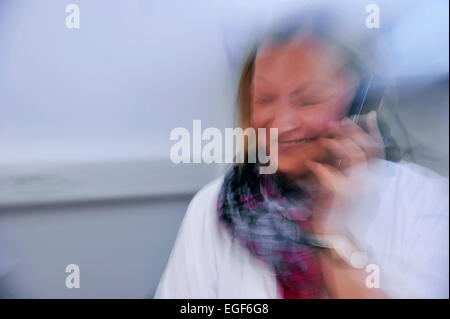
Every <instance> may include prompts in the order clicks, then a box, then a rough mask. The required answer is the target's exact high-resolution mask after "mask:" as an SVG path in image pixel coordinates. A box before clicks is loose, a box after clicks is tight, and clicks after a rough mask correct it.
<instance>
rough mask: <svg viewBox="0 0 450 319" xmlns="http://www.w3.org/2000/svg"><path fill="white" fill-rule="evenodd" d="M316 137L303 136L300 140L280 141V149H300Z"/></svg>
mask: <svg viewBox="0 0 450 319" xmlns="http://www.w3.org/2000/svg"><path fill="white" fill-rule="evenodd" d="M314 139H315V138H303V139H298V140H290V141H279V142H278V146H279V149H280V151H289V150H294V149H295V150H298V149H300V148H303V147H305V146H307V145H308V143H309V142H311V141H313V140H314Z"/></svg>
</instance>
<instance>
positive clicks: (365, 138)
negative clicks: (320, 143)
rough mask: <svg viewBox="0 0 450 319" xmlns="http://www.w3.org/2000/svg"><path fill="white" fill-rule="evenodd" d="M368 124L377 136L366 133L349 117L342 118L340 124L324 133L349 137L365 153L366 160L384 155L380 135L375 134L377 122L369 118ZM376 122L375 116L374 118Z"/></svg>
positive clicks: (330, 135) (329, 135) (331, 135)
mask: <svg viewBox="0 0 450 319" xmlns="http://www.w3.org/2000/svg"><path fill="white" fill-rule="evenodd" d="M369 120H370V125H371V130H372V132H373V134H374V135H375V136H376V137H377V139H375V137H372V134H368V133H366V132H365V131H364V130H363V129H362V128H361V127H360V126H359V125H357V124H355V123H353V122H352V121H351V120H350V119H348V118H344V119H343V120H342V121H341V124H340V125H337V126H334V127H332V128H330V129H329V130H328V132H327V134H326V136H328V137H346V138H350V139H351V140H352V141H353V142H354V143H356V144H357V145H358V146H359V148H360V149H361V150H363V151H364V153H365V154H366V158H367V160H371V159H373V158H379V157H382V156H383V155H384V153H382V152H381V149H382V148H383V146H382V139H381V135H379V136H377V135H376V134H377V133H376V131H375V130H378V128H377V127H374V125H375V126H377V124H374V123H373V121H374V120H373V118H370V119H369ZM375 122H376V118H375Z"/></svg>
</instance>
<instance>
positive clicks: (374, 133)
mask: <svg viewBox="0 0 450 319" xmlns="http://www.w3.org/2000/svg"><path fill="white" fill-rule="evenodd" d="M365 124H366V128H367V132H369V135H370V136H371V137H372V138H373V139H374V140H375V141H376V143H377V145H378V146H379V147H378V152H377V156H378V157H380V158H383V159H384V158H385V154H384V143H383V136H382V135H381V132H380V129H379V127H378V120H377V112H375V111H370V113H369V114H368V115H367V117H366V119H365Z"/></svg>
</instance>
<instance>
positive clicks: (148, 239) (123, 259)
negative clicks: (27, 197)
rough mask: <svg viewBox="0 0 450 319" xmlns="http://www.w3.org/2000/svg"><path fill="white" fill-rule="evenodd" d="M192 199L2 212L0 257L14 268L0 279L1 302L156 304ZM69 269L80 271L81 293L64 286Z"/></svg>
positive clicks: (75, 205)
mask: <svg viewBox="0 0 450 319" xmlns="http://www.w3.org/2000/svg"><path fill="white" fill-rule="evenodd" d="M189 200H190V196H180V197H171V198H159V199H150V200H137V201H124V202H114V201H112V202H102V203H89V204H66V205H56V206H42V207H34V208H29V209H8V210H5V209H3V210H0V232H1V236H0V237H2V243H1V244H0V253H2V252H3V253H4V254H2V257H3V258H6V256H7V257H8V260H9V261H12V262H14V264H13V266H12V267H9V269H10V271H9V272H7V273H6V274H4V275H3V276H0V297H3V298H5V297H8V298H151V297H153V294H154V292H155V289H156V285H157V283H158V281H159V278H160V276H161V274H162V271H163V269H164V267H165V264H166V262H167V258H168V256H169V253H170V249H171V247H172V245H173V242H174V240H175V236H176V232H177V230H178V227H179V224H180V222H181V220H182V217H183V215H184V213H185V210H186V208H187V205H188V203H189ZM6 254H7V255H6ZM3 262H4V263H5V262H6V261H5V260H3ZM72 263H75V264H78V265H79V267H80V278H81V280H80V288H79V289H67V288H66V286H65V278H66V276H67V275H68V274H67V273H66V272H65V267H66V266H67V265H68V264H72Z"/></svg>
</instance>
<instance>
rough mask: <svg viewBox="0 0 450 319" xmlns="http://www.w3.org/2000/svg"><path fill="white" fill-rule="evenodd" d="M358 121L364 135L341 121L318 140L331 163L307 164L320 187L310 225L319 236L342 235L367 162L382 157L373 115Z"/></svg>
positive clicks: (353, 124) (380, 138) (364, 174)
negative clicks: (343, 223) (346, 213)
mask: <svg viewBox="0 0 450 319" xmlns="http://www.w3.org/2000/svg"><path fill="white" fill-rule="evenodd" d="M361 119H362V122H363V124H364V126H365V128H366V130H367V132H366V131H365V130H364V129H363V128H361V127H360V126H358V125H357V124H355V123H353V122H352V121H351V120H350V119H348V118H344V119H343V120H342V121H341V123H340V124H339V125H337V126H334V127H332V128H331V129H329V131H327V132H326V134H325V136H324V137H321V138H319V139H318V143H319V144H320V145H321V146H322V147H324V148H325V149H327V150H328V151H329V153H330V155H331V158H332V160H331V161H330V162H328V164H325V163H317V162H312V161H308V162H307V163H306V165H307V167H308V168H309V169H310V171H311V172H312V173H313V175H314V176H315V177H316V179H317V180H318V182H319V185H320V187H319V188H320V191H319V195H318V198H317V204H318V205H317V208H318V209H317V211H316V212H314V217H313V221H312V224H313V227H314V229H315V231H317V232H318V233H328V234H329V233H340V232H342V231H344V230H343V225H342V221H343V220H344V218H343V214H344V213H345V210H346V209H347V208H348V205H349V204H350V203H351V201H352V200H353V199H354V198H356V197H357V196H358V193H359V191H360V190H361V189H362V188H363V186H364V185H365V182H366V178H367V170H368V165H369V163H370V161H372V160H374V159H378V158H382V159H384V157H385V154H384V145H383V140H382V136H381V133H380V131H379V129H378V125H377V117H376V112H375V111H372V112H370V113H369V114H368V115H367V116H364V117H361Z"/></svg>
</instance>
